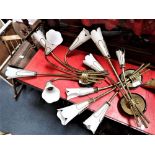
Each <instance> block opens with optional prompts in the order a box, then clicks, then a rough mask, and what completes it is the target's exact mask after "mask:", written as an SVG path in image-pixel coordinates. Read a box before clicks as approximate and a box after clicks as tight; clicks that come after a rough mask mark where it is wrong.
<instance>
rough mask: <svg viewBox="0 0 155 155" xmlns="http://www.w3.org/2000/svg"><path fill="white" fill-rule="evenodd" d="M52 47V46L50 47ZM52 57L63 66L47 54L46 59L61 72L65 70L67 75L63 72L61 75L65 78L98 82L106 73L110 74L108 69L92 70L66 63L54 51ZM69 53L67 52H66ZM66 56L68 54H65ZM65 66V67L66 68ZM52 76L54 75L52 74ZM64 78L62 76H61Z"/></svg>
mask: <svg viewBox="0 0 155 155" xmlns="http://www.w3.org/2000/svg"><path fill="white" fill-rule="evenodd" d="M46 46H47V45H46V43H45V49H47V47H46ZM48 48H50V47H48ZM51 55H52V57H53V58H54V59H55V60H56V61H57V62H58V63H59V64H60V65H62V66H63V67H60V66H58V65H55V64H54V63H52V62H51V61H50V60H49V59H48V56H47V55H45V59H46V61H47V62H48V63H49V64H50V65H51V66H52V67H53V68H54V69H56V70H58V71H60V72H64V73H65V74H67V76H66V75H65V74H61V77H64V78H63V79H64V80H65V78H66V80H68V79H72V78H73V79H74V80H76V81H79V80H82V81H87V82H88V83H89V82H91V83H92V82H94V83H96V82H98V81H100V80H103V79H104V77H105V76H106V75H108V72H106V71H101V72H100V71H98V72H97V71H92V70H84V71H81V70H78V69H76V68H74V67H72V66H70V65H69V64H66V63H65V62H63V61H62V60H61V59H60V58H59V57H58V56H56V55H55V54H54V53H53V52H52V53H51ZM66 55H67V54H66ZM65 57H66V56H65ZM64 67H65V68H64ZM68 75H69V76H70V78H69V77H68ZM51 76H52V75H51ZM61 79H62V78H61ZM56 80H59V78H57V79H56ZM87 82H86V83H87Z"/></svg>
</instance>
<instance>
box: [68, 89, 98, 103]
mask: <svg viewBox="0 0 155 155" xmlns="http://www.w3.org/2000/svg"><path fill="white" fill-rule="evenodd" d="M94 91H95V90H94V88H66V94H67V100H70V99H72V98H75V97H78V96H84V95H88V94H91V93H94Z"/></svg>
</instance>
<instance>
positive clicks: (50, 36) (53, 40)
mask: <svg viewBox="0 0 155 155" xmlns="http://www.w3.org/2000/svg"><path fill="white" fill-rule="evenodd" d="M46 39H47V40H48V42H49V43H50V44H54V45H60V44H61V43H62V42H63V38H62V36H61V33H60V32H58V31H55V30H53V29H51V30H49V31H48V32H47V33H46Z"/></svg>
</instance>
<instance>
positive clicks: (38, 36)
mask: <svg viewBox="0 0 155 155" xmlns="http://www.w3.org/2000/svg"><path fill="white" fill-rule="evenodd" d="M32 37H33V38H34V39H35V40H36V41H37V42H38V43H39V44H40V45H41V46H42V47H44V48H45V36H44V34H43V32H42V31H41V30H38V31H36V32H34V33H33V35H32Z"/></svg>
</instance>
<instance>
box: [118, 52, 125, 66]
mask: <svg viewBox="0 0 155 155" xmlns="http://www.w3.org/2000/svg"><path fill="white" fill-rule="evenodd" d="M116 55H117V58H118V62H119V65H120V66H124V65H125V52H123V51H121V50H118V51H116Z"/></svg>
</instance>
